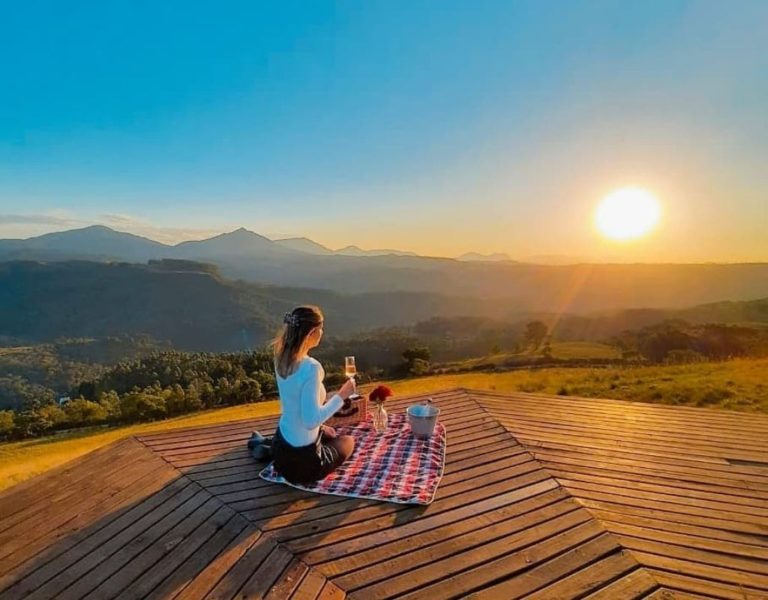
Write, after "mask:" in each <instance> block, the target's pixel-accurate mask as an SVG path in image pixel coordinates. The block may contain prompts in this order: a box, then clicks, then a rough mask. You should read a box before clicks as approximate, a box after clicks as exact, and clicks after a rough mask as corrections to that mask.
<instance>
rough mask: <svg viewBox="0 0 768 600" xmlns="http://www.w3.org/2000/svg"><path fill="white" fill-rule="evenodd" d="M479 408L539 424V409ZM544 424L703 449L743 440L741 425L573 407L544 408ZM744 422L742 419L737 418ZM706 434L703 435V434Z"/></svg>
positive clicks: (756, 440) (752, 441) (753, 440)
mask: <svg viewBox="0 0 768 600" xmlns="http://www.w3.org/2000/svg"><path fill="white" fill-rule="evenodd" d="M481 405H486V409H487V410H488V412H489V413H490V414H492V415H493V416H494V417H496V418H498V419H506V420H512V421H514V422H515V423H520V424H522V425H533V426H538V425H540V424H541V423H542V420H541V408H538V409H535V410H534V409H531V408H530V407H525V406H523V405H520V404H517V403H516V404H504V405H500V404H496V405H494V406H487V403H485V402H482V401H481ZM546 416H547V419H546V422H547V424H549V425H551V426H552V428H553V429H554V430H556V431H561V432H562V433H564V434H567V433H569V432H570V433H574V432H578V431H584V429H585V428H586V429H589V430H590V431H592V430H594V431H596V432H598V433H611V432H613V433H615V432H617V431H622V432H626V433H628V434H630V435H632V436H633V437H634V436H635V434H636V433H637V434H640V435H642V436H645V437H649V438H652V439H658V440H664V441H673V442H675V441H679V440H680V439H683V437H688V436H690V439H691V440H692V441H693V442H694V443H695V444H698V443H703V444H705V445H711V444H712V443H713V442H714V443H715V444H716V445H721V446H726V447H737V446H735V445H734V443H735V442H737V441H738V439H739V438H740V437H741V438H744V437H745V436H744V431H745V430H744V427H743V426H742V423H739V424H738V427H736V428H734V429H731V430H727V431H723V430H722V429H719V428H718V427H717V425H715V426H714V427H704V428H702V424H704V423H705V421H702V420H697V421H696V422H695V423H684V424H683V423H679V422H675V421H673V420H672V421H671V420H669V418H668V416H669V415H665V416H663V417H656V418H636V416H635V415H632V416H631V417H630V418H627V415H624V414H621V413H616V411H612V412H611V413H610V414H605V413H602V414H595V413H591V414H590V413H586V414H585V413H584V412H580V411H578V410H577V411H574V410H573V407H570V408H569V409H553V408H551V407H547V409H546ZM740 417H741V419H742V420H743V419H744V417H745V415H740ZM705 432H706V433H705ZM745 444H746V446H747V447H749V448H756V449H764V448H765V444H764V443H763V442H762V436H761V435H760V434H757V435H754V436H746V439H745Z"/></svg>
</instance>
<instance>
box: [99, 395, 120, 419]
mask: <svg viewBox="0 0 768 600" xmlns="http://www.w3.org/2000/svg"><path fill="white" fill-rule="evenodd" d="M99 404H100V405H101V407H102V408H103V409H104V411H105V412H106V414H107V419H109V420H110V421H116V420H118V419H119V418H120V396H118V395H117V392H116V391H115V390H109V391H108V392H103V393H102V394H101V396H99Z"/></svg>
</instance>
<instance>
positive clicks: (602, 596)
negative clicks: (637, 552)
mask: <svg viewBox="0 0 768 600" xmlns="http://www.w3.org/2000/svg"><path fill="white" fill-rule="evenodd" d="M658 589H659V584H658V583H657V582H656V580H655V579H654V578H653V577H651V575H650V574H649V573H648V571H646V570H645V569H635V570H634V571H632V572H630V573H628V574H626V575H624V576H622V577H620V578H619V579H617V580H615V581H613V582H611V583H609V584H608V585H604V586H603V587H601V588H600V589H599V590H597V591H595V592H593V593H591V594H589V595H588V596H586V598H585V600H619V599H622V600H635V599H636V598H647V597H648V594H650V593H652V592H654V591H655V590H658Z"/></svg>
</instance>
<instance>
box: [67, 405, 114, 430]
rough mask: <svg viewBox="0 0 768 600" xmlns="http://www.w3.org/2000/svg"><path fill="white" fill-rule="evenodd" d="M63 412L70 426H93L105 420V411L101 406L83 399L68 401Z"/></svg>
mask: <svg viewBox="0 0 768 600" xmlns="http://www.w3.org/2000/svg"><path fill="white" fill-rule="evenodd" d="M64 412H65V413H66V415H67V421H69V423H70V424H71V425H93V424H95V423H101V422H103V421H106V419H107V410H106V409H105V408H104V407H103V406H102V405H100V404H98V403H96V402H92V401H91V400H86V399H85V398H75V399H74V400H70V401H69V402H67V404H66V406H65V407H64Z"/></svg>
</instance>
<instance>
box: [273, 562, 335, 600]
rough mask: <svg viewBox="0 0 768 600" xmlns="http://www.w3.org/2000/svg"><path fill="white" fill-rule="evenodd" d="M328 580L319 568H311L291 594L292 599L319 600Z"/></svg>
mask: <svg viewBox="0 0 768 600" xmlns="http://www.w3.org/2000/svg"><path fill="white" fill-rule="evenodd" d="M327 581H328V580H327V579H326V578H325V577H324V576H323V575H321V574H320V573H319V572H318V571H317V570H315V569H311V570H309V571H308V572H307V574H306V575H305V577H304V579H302V580H301V582H300V583H299V585H298V586H297V587H296V589H295V590H294V591H293V593H292V594H291V596H290V600H317V597H318V596H319V595H320V592H321V591H322V590H323V587H324V586H325V584H326V582H327ZM274 600H278V599H277V598H275V599H274Z"/></svg>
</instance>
